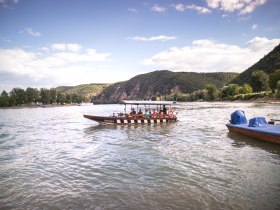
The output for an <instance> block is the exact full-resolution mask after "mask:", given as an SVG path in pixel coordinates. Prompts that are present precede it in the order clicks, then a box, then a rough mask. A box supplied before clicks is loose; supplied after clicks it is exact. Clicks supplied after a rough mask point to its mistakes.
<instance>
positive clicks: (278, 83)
mask: <svg viewBox="0 0 280 210" xmlns="http://www.w3.org/2000/svg"><path fill="white" fill-rule="evenodd" d="M276 90H277V92H276V97H277V98H280V81H278V82H277V85H276Z"/></svg>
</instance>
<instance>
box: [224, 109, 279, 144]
mask: <svg viewBox="0 0 280 210" xmlns="http://www.w3.org/2000/svg"><path fill="white" fill-rule="evenodd" d="M274 121H275V120H274ZM226 126H227V128H228V130H229V131H230V132H235V133H238V134H242V135H245V136H250V137H253V138H257V139H261V140H264V141H269V142H273V143H277V144H280V125H276V124H274V123H272V124H269V123H267V122H266V120H265V118H264V117H255V118H252V119H250V120H249V123H248V122H247V120H246V117H245V114H244V112H243V111H241V110H237V111H235V112H233V113H232V114H231V120H230V123H229V124H226Z"/></svg>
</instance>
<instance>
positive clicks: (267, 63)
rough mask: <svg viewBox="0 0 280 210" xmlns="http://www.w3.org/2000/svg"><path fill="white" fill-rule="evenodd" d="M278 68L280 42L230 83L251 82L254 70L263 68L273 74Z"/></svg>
mask: <svg viewBox="0 0 280 210" xmlns="http://www.w3.org/2000/svg"><path fill="white" fill-rule="evenodd" d="M277 69H280V44H279V45H278V46H276V47H275V48H274V49H273V50H272V51H271V52H270V53H268V54H267V55H265V56H264V57H263V58H262V59H260V60H259V61H258V62H257V63H255V64H254V65H253V66H251V67H249V68H248V69H247V70H245V71H243V72H242V73H241V74H239V75H238V76H236V77H235V78H234V79H233V80H232V81H230V83H233V84H238V85H242V84H244V83H249V82H250V78H251V75H252V73H253V72H254V71H256V70H263V71H265V73H267V74H271V73H273V72H274V71H275V70H277Z"/></svg>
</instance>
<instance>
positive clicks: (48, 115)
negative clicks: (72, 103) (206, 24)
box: [0, 103, 280, 210]
mask: <svg viewBox="0 0 280 210" xmlns="http://www.w3.org/2000/svg"><path fill="white" fill-rule="evenodd" d="M176 106H177V110H176V111H177V112H179V113H178V116H179V121H178V122H176V123H173V124H162V125H133V126H99V125H97V124H96V123H94V122H91V121H88V120H86V119H84V118H82V114H85V113H92V114H107V113H111V112H116V110H118V109H119V108H120V106H119V105H104V106H80V107H64V108H60V107H57V108H47V109H41V108H38V109H19V110H17V109H16V110H15V109H13V110H9V109H5V110H0V119H1V123H0V209H97V210H98V209H279V208H280V202H279V196H280V182H279V175H280V162H279V160H280V148H279V147H278V146H277V145H274V144H270V143H266V142H261V141H256V140H253V139H251V138H246V137H243V136H240V135H234V134H231V133H228V131H227V128H226V127H225V125H224V124H225V122H227V121H228V118H229V115H230V113H231V112H232V111H234V110H235V109H237V108H240V109H244V110H245V112H246V113H247V115H248V116H252V117H253V116H256V115H259V114H260V113H262V115H265V116H274V117H278V118H279V117H280V113H279V107H277V106H255V105H254V104H251V103H248V104H246V103H242V104H236V103H185V104H181V105H180V104H178V105H176ZM275 113H276V114H275ZM277 113H278V114H277Z"/></svg>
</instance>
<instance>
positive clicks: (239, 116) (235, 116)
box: [230, 110, 247, 125]
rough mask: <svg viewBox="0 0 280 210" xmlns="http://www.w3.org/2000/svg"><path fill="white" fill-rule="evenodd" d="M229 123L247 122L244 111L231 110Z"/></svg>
mask: <svg viewBox="0 0 280 210" xmlns="http://www.w3.org/2000/svg"><path fill="white" fill-rule="evenodd" d="M230 123H231V124H233V125H237V124H245V123H247V119H246V116H245V113H244V111H242V110H236V111H235V112H233V113H232V114H231V120H230Z"/></svg>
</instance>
